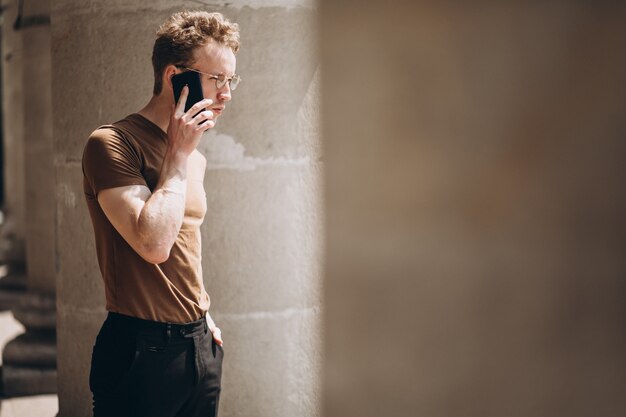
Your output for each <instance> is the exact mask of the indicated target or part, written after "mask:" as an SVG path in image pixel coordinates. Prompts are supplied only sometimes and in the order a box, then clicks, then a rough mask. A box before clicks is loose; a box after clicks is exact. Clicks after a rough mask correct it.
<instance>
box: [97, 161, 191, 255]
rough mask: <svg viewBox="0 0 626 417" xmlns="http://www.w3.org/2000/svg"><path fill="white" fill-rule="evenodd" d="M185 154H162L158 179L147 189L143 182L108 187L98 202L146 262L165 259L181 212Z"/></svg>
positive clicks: (182, 212) (181, 217)
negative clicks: (162, 158)
mask: <svg viewBox="0 0 626 417" xmlns="http://www.w3.org/2000/svg"><path fill="white" fill-rule="evenodd" d="M186 165H187V157H186V156H185V155H178V156H176V155H168V154H166V156H165V159H164V161H163V168H162V171H161V180H160V181H159V184H158V185H157V187H156V188H155V190H154V193H150V190H149V189H148V187H146V186H143V185H130V186H125V187H117V188H110V189H106V190H103V191H101V192H100V193H99V194H98V202H99V203H100V207H102V210H103V211H104V214H105V215H106V216H107V218H108V219H109V221H110V222H111V224H112V225H113V227H115V230H117V231H118V233H119V234H120V235H122V237H123V238H124V240H125V241H126V242H127V243H128V244H129V245H130V246H131V247H132V248H133V250H134V251H135V252H137V254H139V256H141V257H142V258H143V259H145V260H146V261H147V262H150V263H154V264H158V263H161V262H165V261H166V260H167V258H168V257H169V253H170V250H171V249H172V246H173V245H174V242H175V240H176V237H177V236H178V232H179V230H180V227H181V225H182V221H183V217H184V214H185V193H186V189H187V180H186V175H187V174H186V173H187V167H186Z"/></svg>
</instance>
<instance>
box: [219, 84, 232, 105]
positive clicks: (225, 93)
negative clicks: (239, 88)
mask: <svg viewBox="0 0 626 417" xmlns="http://www.w3.org/2000/svg"><path fill="white" fill-rule="evenodd" d="M217 98H218V99H219V100H220V101H230V99H231V95H230V85H229V84H228V83H226V85H225V86H224V87H222V88H221V89H220V91H219V92H218V93H217Z"/></svg>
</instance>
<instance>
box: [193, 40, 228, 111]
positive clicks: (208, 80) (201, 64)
mask: <svg viewBox="0 0 626 417" xmlns="http://www.w3.org/2000/svg"><path fill="white" fill-rule="evenodd" d="M194 58H195V59H194V63H193V65H191V66H190V67H191V68H193V69H195V70H197V71H200V72H203V73H204V74H200V79H201V80H202V93H203V95H204V98H209V99H211V100H213V104H212V105H211V107H210V109H211V111H213V114H214V115H215V117H214V120H217V119H218V118H219V116H220V115H221V114H222V112H223V111H224V109H225V107H226V102H228V101H230V99H231V90H230V85H229V83H228V82H226V83H225V85H224V86H222V87H221V88H218V87H217V85H218V82H217V80H215V79H214V78H212V76H219V75H222V76H226V77H228V78H230V77H232V76H233V75H235V68H236V66H237V60H236V58H235V54H234V53H233V51H232V50H231V49H230V48H229V47H227V46H224V45H220V44H218V43H216V42H209V43H208V44H207V45H205V46H202V47H199V48H197V49H196V50H195V51H194ZM209 74H210V75H209Z"/></svg>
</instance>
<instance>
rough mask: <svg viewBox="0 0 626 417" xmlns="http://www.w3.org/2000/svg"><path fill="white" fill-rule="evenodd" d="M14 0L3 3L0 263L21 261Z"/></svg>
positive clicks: (18, 37) (18, 39) (18, 44)
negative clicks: (2, 193) (1, 222)
mask: <svg viewBox="0 0 626 417" xmlns="http://www.w3.org/2000/svg"><path fill="white" fill-rule="evenodd" d="M17 3H18V2H17V0H2V10H3V13H2V20H3V24H2V128H3V138H2V140H3V145H2V146H3V147H4V150H3V161H2V169H4V207H3V212H4V216H5V219H4V224H3V226H2V229H1V230H0V233H1V234H2V238H1V239H0V240H1V241H2V242H3V245H2V247H0V256H2V257H4V258H5V259H0V260H2V261H9V262H13V261H20V262H23V261H24V257H25V242H24V235H25V232H24V227H25V225H24V207H25V203H24V116H23V106H24V97H23V95H22V77H23V74H22V33H21V32H19V31H15V30H14V29H13V22H15V19H16V17H17Z"/></svg>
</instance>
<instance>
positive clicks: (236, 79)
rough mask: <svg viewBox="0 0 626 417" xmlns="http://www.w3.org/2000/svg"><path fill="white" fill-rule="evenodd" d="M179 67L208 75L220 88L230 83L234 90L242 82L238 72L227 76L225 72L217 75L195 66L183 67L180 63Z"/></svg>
mask: <svg viewBox="0 0 626 417" xmlns="http://www.w3.org/2000/svg"><path fill="white" fill-rule="evenodd" d="M177 67H178V68H180V69H184V70H187V71H193V72H197V73H198V74H202V75H206V76H208V77H209V79H211V80H215V86H216V87H217V88H218V90H219V89H220V88H224V86H225V85H226V83H228V86H229V87H230V89H231V90H233V91H234V90H236V89H237V86H238V85H239V83H240V82H241V77H240V76H239V75H237V74H235V75H233V76H232V77H227V76H226V75H225V74H219V75H215V74H209V73H208V72H202V71H198V70H197V69H194V68H188V67H181V66H179V65H177Z"/></svg>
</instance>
